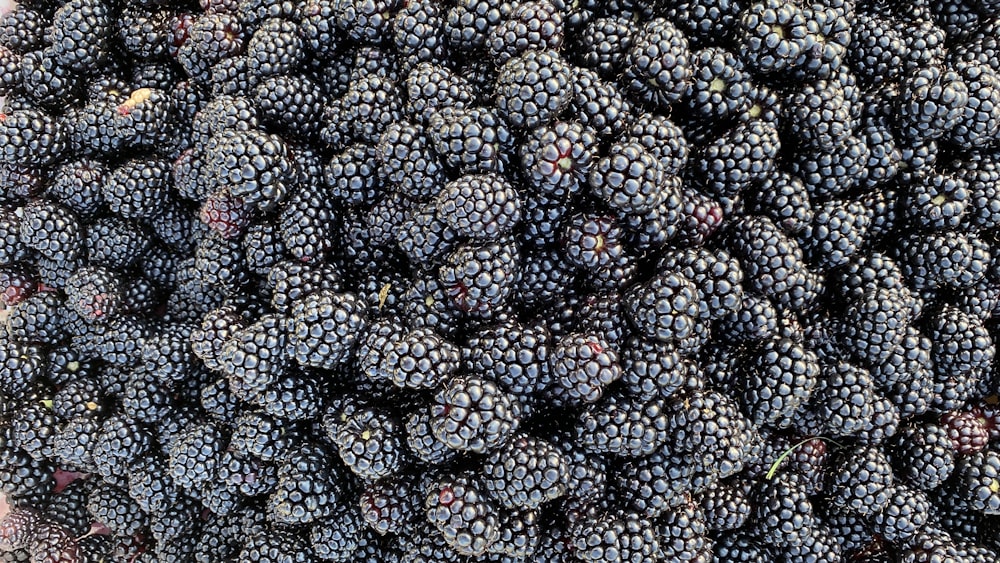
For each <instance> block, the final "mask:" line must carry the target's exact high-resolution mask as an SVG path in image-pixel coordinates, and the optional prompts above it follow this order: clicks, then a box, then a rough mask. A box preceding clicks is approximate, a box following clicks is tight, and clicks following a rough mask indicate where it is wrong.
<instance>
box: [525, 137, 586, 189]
mask: <svg viewBox="0 0 1000 563" xmlns="http://www.w3.org/2000/svg"><path fill="white" fill-rule="evenodd" d="M596 145H597V139H596V137H595V136H594V135H593V134H592V133H591V132H590V131H588V130H587V129H585V128H584V127H583V126H582V125H581V124H579V123H574V122H565V121H557V122H555V123H552V124H551V125H548V126H542V127H539V128H537V129H535V130H533V131H532V132H531V134H530V136H529V137H528V138H527V139H526V141H525V142H524V143H522V144H521V146H520V148H519V153H520V156H521V167H522V169H523V170H524V173H525V174H526V175H527V177H528V179H529V181H530V182H531V185H532V187H533V188H535V189H537V190H539V191H541V192H543V193H546V194H551V195H553V196H556V197H559V196H562V197H569V196H572V195H574V194H577V193H579V192H580V191H581V190H582V189H583V187H584V185H585V183H586V181H587V176H588V174H589V173H590V169H591V167H592V163H593V161H594V159H595V158H596V156H597V146H596Z"/></svg>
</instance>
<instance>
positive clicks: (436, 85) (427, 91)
mask: <svg viewBox="0 0 1000 563" xmlns="http://www.w3.org/2000/svg"><path fill="white" fill-rule="evenodd" d="M403 86H404V87H405V88H406V93H407V105H406V112H407V113H408V114H409V115H410V116H411V117H412V118H413V119H414V120H415V121H417V122H420V123H423V124H427V120H428V119H429V118H430V117H431V115H432V114H433V113H434V112H436V111H437V110H439V109H442V108H445V107H454V108H455V109H468V108H471V107H472V106H473V104H474V103H475V102H476V99H477V95H476V92H475V90H474V89H473V86H472V85H471V84H470V83H469V82H468V80H466V79H465V78H464V77H463V76H462V75H460V74H456V73H455V72H453V71H452V70H450V69H449V68H447V67H446V66H443V65H441V64H437V63H432V62H422V63H418V64H417V65H416V66H415V67H413V69H412V70H411V71H410V73H409V74H408V75H407V76H406V79H405V81H404V84H403Z"/></svg>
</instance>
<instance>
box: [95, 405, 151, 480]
mask: <svg viewBox="0 0 1000 563" xmlns="http://www.w3.org/2000/svg"><path fill="white" fill-rule="evenodd" d="M152 442H153V438H152V436H151V434H150V433H149V431H148V430H147V429H146V428H145V427H144V426H143V425H141V424H140V423H138V422H136V421H134V420H131V419H129V418H127V417H125V416H123V415H114V416H111V417H109V418H106V419H105V420H104V422H103V423H102V424H101V426H100V432H99V433H98V434H97V435H96V437H95V438H94V445H93V450H92V452H91V455H92V456H93V463H94V465H95V468H96V470H97V473H98V474H99V475H100V476H101V477H103V478H104V480H105V481H108V482H109V483H117V484H119V485H122V486H124V485H125V483H126V481H125V480H126V478H127V471H126V470H127V468H128V465H129V464H130V463H132V462H133V461H134V460H135V459H137V458H138V457H140V456H142V455H144V454H145V453H146V452H147V451H149V450H150V449H151V448H152V447H153V443H152Z"/></svg>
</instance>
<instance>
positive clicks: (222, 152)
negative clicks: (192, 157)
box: [204, 130, 294, 211]
mask: <svg viewBox="0 0 1000 563" xmlns="http://www.w3.org/2000/svg"><path fill="white" fill-rule="evenodd" d="M217 137H218V139H217V141H218V142H217V143H213V144H212V146H211V147H206V150H205V155H204V163H205V164H204V165H205V167H206V168H205V171H206V173H207V174H208V178H210V179H211V181H212V182H217V183H220V184H226V183H228V184H229V185H230V193H232V194H233V195H234V196H236V197H242V198H243V199H244V201H246V202H247V203H248V204H250V205H256V206H257V207H258V208H259V209H261V210H265V211H267V210H271V209H274V208H275V207H276V206H277V205H278V203H280V202H281V201H282V200H284V199H285V198H286V197H287V196H288V195H289V193H290V191H291V182H292V180H293V176H292V175H293V173H294V172H293V165H292V163H291V161H290V160H289V158H290V155H289V153H288V146H287V145H286V144H285V142H284V141H283V140H282V139H281V138H280V137H278V136H275V135H269V134H266V133H264V132H262V131H258V130H249V131H235V130H226V131H224V132H222V133H221V134H219V135H217Z"/></svg>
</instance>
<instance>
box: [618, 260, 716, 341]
mask: <svg viewBox="0 0 1000 563" xmlns="http://www.w3.org/2000/svg"><path fill="white" fill-rule="evenodd" d="M624 299H625V312H626V314H627V316H628V318H629V320H630V321H631V322H632V324H633V325H634V326H635V327H636V329H637V330H639V331H640V332H641V333H642V334H643V335H644V336H646V337H647V338H650V339H655V340H659V341H662V342H670V341H674V340H680V339H684V338H687V337H688V336H689V335H691V334H692V332H693V331H694V330H695V329H694V325H695V323H696V319H697V318H698V317H699V311H700V308H701V304H700V296H699V294H698V290H697V288H696V286H695V285H694V284H693V283H692V282H691V280H690V279H688V278H687V277H686V276H684V275H683V274H682V273H679V272H673V271H666V272H664V273H662V274H660V275H658V276H656V277H654V278H653V279H652V280H650V281H649V282H647V283H646V284H643V285H640V286H636V287H635V288H633V289H631V290H629V292H628V293H627V294H626V295H625V297H624ZM706 307H707V306H706Z"/></svg>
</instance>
